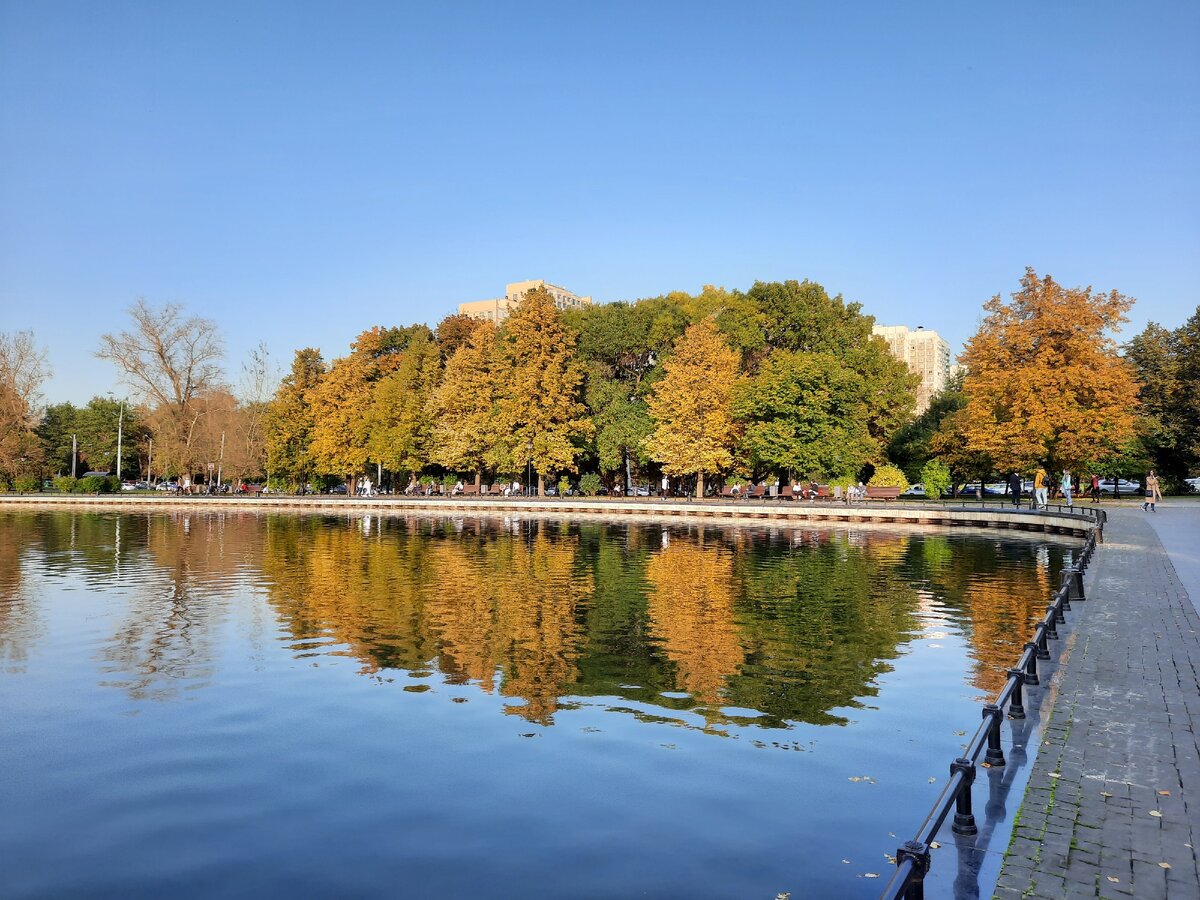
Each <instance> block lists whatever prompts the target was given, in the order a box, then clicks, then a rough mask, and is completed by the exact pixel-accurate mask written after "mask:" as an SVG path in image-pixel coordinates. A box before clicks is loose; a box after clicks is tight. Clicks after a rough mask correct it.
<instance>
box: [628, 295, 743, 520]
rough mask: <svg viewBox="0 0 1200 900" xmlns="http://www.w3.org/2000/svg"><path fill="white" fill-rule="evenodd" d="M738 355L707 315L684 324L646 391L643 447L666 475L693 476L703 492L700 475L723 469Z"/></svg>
mask: <svg viewBox="0 0 1200 900" xmlns="http://www.w3.org/2000/svg"><path fill="white" fill-rule="evenodd" d="M740 367H741V355H740V354H739V353H738V352H737V351H736V350H734V349H733V348H731V347H730V346H729V345H728V344H727V343H726V342H725V338H724V336H723V335H722V334H721V332H720V330H719V329H718V328H717V324H716V321H715V320H714V319H713V318H712V317H709V318H706V319H702V320H701V321H700V322H697V323H696V324H695V325H692V326H689V328H688V329H687V331H685V332H684V333H683V336H682V337H680V338H679V340H677V341H676V342H675V352H674V353H673V354H672V355H671V356H670V358H669V359H667V361H666V362H665V363H663V370H664V372H665V375H664V376H663V378H662V380H661V381H659V382H658V383H657V384H655V385H654V391H653V393H652V394H651V395H650V400H649V406H650V416H651V418H652V419H654V423H655V429H654V433H653V434H652V435H650V437H648V438H647V439H646V441H645V444H644V446H645V447H646V450H647V451H648V452H649V453H650V456H651V458H652V459H654V460H657V461H658V462H660V463H662V469H663V472H665V473H666V474H667V475H693V474H694V475H695V476H696V496H697V497H703V496H704V475H705V473H710V472H721V471H723V470H725V469H728V468H729V466H730V465H731V464H732V462H733V452H732V451H733V447H734V444H735V443H736V441H737V439H738V425H737V422H736V421H735V419H734V416H733V395H734V389H735V387H736V386H737V383H738V373H739V369H740Z"/></svg>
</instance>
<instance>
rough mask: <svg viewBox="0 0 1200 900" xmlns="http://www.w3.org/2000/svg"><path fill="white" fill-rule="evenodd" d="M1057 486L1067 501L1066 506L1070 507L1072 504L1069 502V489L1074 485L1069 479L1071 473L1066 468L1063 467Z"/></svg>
mask: <svg viewBox="0 0 1200 900" xmlns="http://www.w3.org/2000/svg"><path fill="white" fill-rule="evenodd" d="M1058 487H1059V490H1061V491H1062V495H1063V499H1065V500H1066V501H1067V508H1068V509H1070V508H1071V506H1072V505H1073V504H1072V503H1071V489H1072V488H1073V487H1074V483H1073V482H1072V481H1071V473H1070V471H1068V470H1067V469H1063V473H1062V479H1061V480H1060V481H1059V482H1058Z"/></svg>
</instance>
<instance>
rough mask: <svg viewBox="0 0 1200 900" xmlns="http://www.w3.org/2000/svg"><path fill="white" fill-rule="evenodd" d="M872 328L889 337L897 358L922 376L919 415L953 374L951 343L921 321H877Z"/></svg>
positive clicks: (890, 348) (882, 335)
mask: <svg viewBox="0 0 1200 900" xmlns="http://www.w3.org/2000/svg"><path fill="white" fill-rule="evenodd" d="M871 330H872V332H874V333H875V334H877V335H879V336H880V337H882V338H883V339H884V340H885V341H887V345H888V349H889V350H890V351H891V353H892V356H894V357H896V359H900V360H903V361H904V362H905V363H906V364H907V365H908V368H909V369H911V370H912V371H913V372H915V373H916V374H917V375H920V376H921V383H920V384H919V385H918V386H917V415H920V414H921V413H923V412H925V410H927V409H929V401H930V400H932V399H933V395H934V394H936V393H937V392H938V391H940V390H942V389H943V388H945V387H946V382H947V381H948V380H949V378H950V368H951V367H950V345H949V344H948V343H946V341H945V340H944V339H943V338H942V336H941V335H940V334H938V333H937V332H936V331H930V330H928V329H926V328H925V327H924V326H922V325H918V326H917V327H916V329H915V330H914V329H911V328H909V327H908V326H907V325H876V326H875V327H874V328H873V329H871Z"/></svg>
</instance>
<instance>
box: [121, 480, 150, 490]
mask: <svg viewBox="0 0 1200 900" xmlns="http://www.w3.org/2000/svg"><path fill="white" fill-rule="evenodd" d="M121 490H123V491H148V490H150V482H148V481H123V482H121Z"/></svg>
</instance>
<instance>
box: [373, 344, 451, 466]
mask: <svg viewBox="0 0 1200 900" xmlns="http://www.w3.org/2000/svg"><path fill="white" fill-rule="evenodd" d="M441 374H442V362H441V355H440V352H439V350H438V345H437V344H436V343H435V342H434V340H433V337H432V336H431V335H425V334H416V335H414V337H413V339H412V340H411V341H410V342H409V345H408V347H407V348H406V349H405V351H404V355H403V358H402V359H401V361H400V365H399V366H398V367H397V369H396V371H394V372H391V373H390V374H388V375H385V376H384V377H383V378H381V379H380V380H379V382H378V383H377V384H376V385H375V389H374V392H373V394H372V400H371V411H370V420H371V421H370V423H369V427H370V438H369V441H368V449H369V450H370V453H371V457H372V458H373V459H375V460H377V461H379V462H381V463H382V464H383V466H384V467H385V468H387V469H391V470H403V471H409V472H417V471H420V470H421V469H423V468H424V467H425V466H426V465H427V464H428V463H429V462H430V461H431V454H432V452H433V447H432V434H433V423H434V417H435V411H434V408H433V404H434V399H435V393H436V391H437V386H438V381H439V380H440V378H441Z"/></svg>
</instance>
